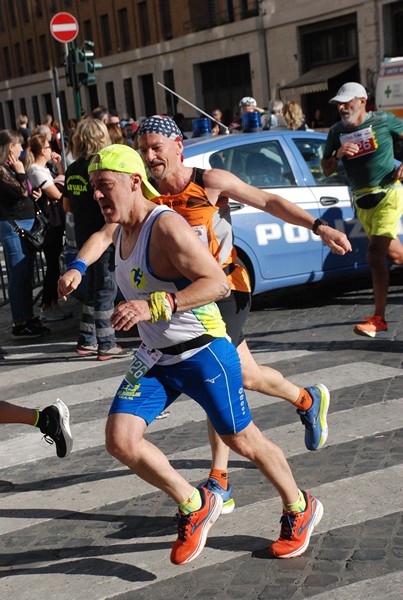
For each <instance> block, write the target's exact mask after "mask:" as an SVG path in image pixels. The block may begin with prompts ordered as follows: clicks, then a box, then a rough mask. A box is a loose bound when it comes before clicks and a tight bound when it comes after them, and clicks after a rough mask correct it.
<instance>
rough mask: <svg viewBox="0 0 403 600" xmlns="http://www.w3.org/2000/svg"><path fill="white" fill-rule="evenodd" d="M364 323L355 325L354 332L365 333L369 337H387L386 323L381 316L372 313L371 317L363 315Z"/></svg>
mask: <svg viewBox="0 0 403 600" xmlns="http://www.w3.org/2000/svg"><path fill="white" fill-rule="evenodd" d="M363 320H364V321H365V323H361V324H360V325H356V326H355V327H354V333H357V334H358V335H365V336H366V337H370V338H385V337H387V331H388V324H387V322H386V321H385V319H383V318H382V317H378V316H377V315H373V316H372V317H364V319H363Z"/></svg>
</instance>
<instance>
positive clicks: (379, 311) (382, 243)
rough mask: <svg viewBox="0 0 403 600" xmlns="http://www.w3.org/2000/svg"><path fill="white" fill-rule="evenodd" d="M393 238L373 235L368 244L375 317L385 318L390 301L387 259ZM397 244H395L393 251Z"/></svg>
mask: <svg viewBox="0 0 403 600" xmlns="http://www.w3.org/2000/svg"><path fill="white" fill-rule="evenodd" d="M392 241H395V240H392V239H391V238H387V237H384V236H379V235H376V236H375V235H373V236H371V237H370V238H369V242H368V264H369V266H370V267H371V274H372V285H373V289H374V298H375V312H374V314H375V315H378V316H380V317H382V318H384V317H385V309H386V304H387V301H388V288H389V267H388V264H387V262H386V258H387V255H388V252H389V248H390V246H391V243H392ZM395 246H396V244H393V249H394V248H395Z"/></svg>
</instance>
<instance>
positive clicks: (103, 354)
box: [98, 344, 133, 360]
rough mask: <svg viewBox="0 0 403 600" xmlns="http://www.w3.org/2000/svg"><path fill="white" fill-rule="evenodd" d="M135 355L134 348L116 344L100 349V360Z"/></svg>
mask: <svg viewBox="0 0 403 600" xmlns="http://www.w3.org/2000/svg"><path fill="white" fill-rule="evenodd" d="M132 355H133V349H132V348H122V347H121V346H118V345H117V344H116V346H114V347H113V348H109V349H108V350H101V349H98V360H110V359H111V358H128V357H129V356H132Z"/></svg>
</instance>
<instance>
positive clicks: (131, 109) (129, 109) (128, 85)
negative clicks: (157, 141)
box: [123, 77, 136, 119]
mask: <svg viewBox="0 0 403 600" xmlns="http://www.w3.org/2000/svg"><path fill="white" fill-rule="evenodd" d="M123 91H124V94H125V104H126V114H127V116H128V117H129V118H130V117H131V118H132V119H135V118H136V107H135V105H134V96H133V82H132V78H131V77H128V78H127V79H124V80H123Z"/></svg>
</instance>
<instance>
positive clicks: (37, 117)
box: [32, 96, 41, 124]
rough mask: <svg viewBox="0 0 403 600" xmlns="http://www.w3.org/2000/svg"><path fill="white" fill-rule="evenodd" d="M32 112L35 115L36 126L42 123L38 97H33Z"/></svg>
mask: <svg viewBox="0 0 403 600" xmlns="http://www.w3.org/2000/svg"><path fill="white" fill-rule="evenodd" d="M32 110H33V113H34V121H35V123H36V124H38V123H40V122H41V113H40V111H39V102H38V96H32Z"/></svg>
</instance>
